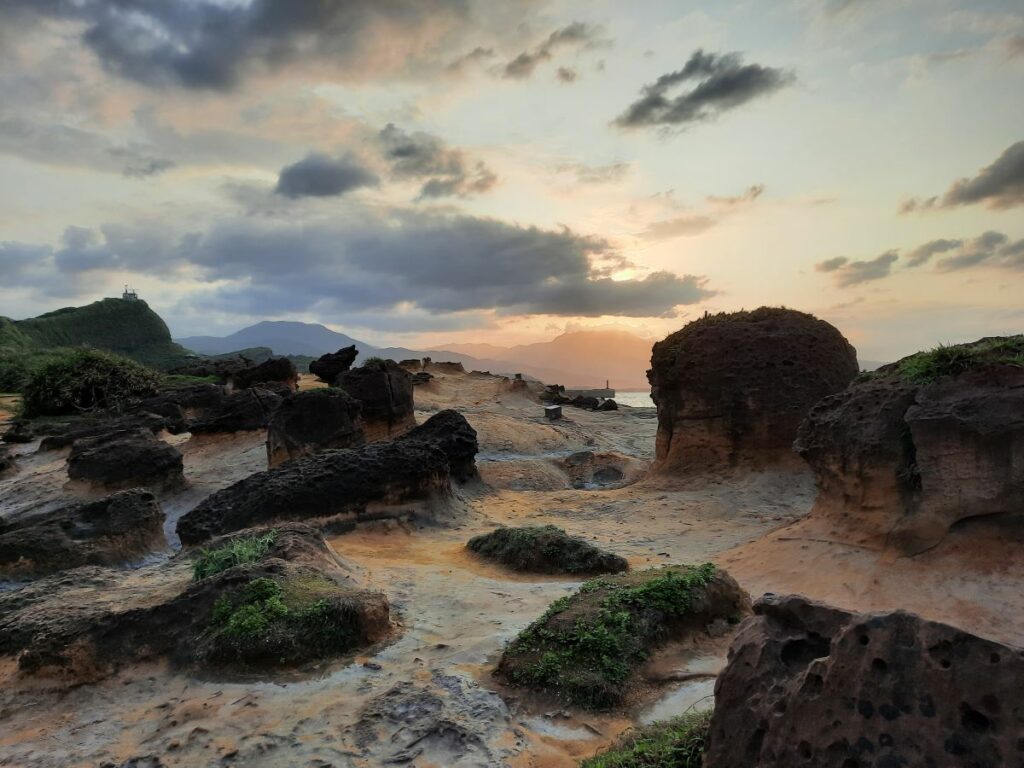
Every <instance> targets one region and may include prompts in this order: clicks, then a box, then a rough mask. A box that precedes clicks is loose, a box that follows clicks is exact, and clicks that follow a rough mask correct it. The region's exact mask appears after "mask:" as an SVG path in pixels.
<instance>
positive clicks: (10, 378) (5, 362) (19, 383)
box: [0, 352, 29, 392]
mask: <svg viewBox="0 0 1024 768" xmlns="http://www.w3.org/2000/svg"><path fill="white" fill-rule="evenodd" d="M28 376H29V367H28V362H27V361H26V359H25V357H24V356H23V355H18V354H14V353H7V352H0V392H21V390H22V388H23V387H24V386H25V383H26V382H27V381H28Z"/></svg>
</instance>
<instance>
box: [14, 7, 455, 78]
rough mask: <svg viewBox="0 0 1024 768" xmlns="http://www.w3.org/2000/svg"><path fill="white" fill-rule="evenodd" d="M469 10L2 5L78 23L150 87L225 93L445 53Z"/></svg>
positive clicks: (116, 65) (93, 45)
mask: <svg viewBox="0 0 1024 768" xmlns="http://www.w3.org/2000/svg"><path fill="white" fill-rule="evenodd" d="M472 6H473V3H472V0H319V1H318V2H306V1H304V0H303V1H301V2H299V1H297V0H251V2H244V3H241V2H232V3H224V2H217V1H215V0H192V1H190V2H167V0H133V2H127V1H126V0H6V2H5V5H4V12H5V14H6V15H7V21H8V22H9V23H13V22H17V21H28V22H29V23H31V22H32V21H33V20H34V19H38V18H55V19H61V20H69V21H74V22H78V23H79V24H80V25H81V30H82V31H81V40H82V42H83V43H84V44H85V45H86V46H88V47H89V48H90V49H91V50H92V51H93V52H94V53H95V54H96V56H97V57H98V58H99V59H100V61H101V62H102V63H103V65H104V66H105V67H106V68H107V69H109V70H111V71H113V72H116V73H118V74H120V75H122V76H124V77H126V78H128V79H131V80H135V81H137V82H140V83H144V84H147V85H168V84H173V85H180V86H183V87H186V88H196V89H213V90H228V89H231V88H234V87H235V86H237V85H238V84H239V83H240V81H241V80H242V79H243V78H244V76H245V75H246V74H248V73H249V72H250V71H253V70H265V71H275V70H279V69H282V68H284V67H286V66H289V65H292V64H298V63H305V62H309V61H311V60H322V61H328V62H330V63H332V64H333V65H335V66H336V67H337V68H338V69H339V71H342V72H347V73H349V74H353V73H357V72H362V71H363V70H364V68H370V69H372V66H373V65H372V64H370V62H369V61H368V60H369V59H371V58H372V54H373V52H374V51H375V49H377V48H379V46H380V45H382V44H386V45H387V46H389V48H390V49H391V50H392V51H393V52H396V53H398V54H400V55H402V54H404V55H405V57H406V58H410V59H412V58H417V57H422V56H425V55H429V54H434V53H441V52H442V51H443V49H444V48H445V46H444V43H445V41H446V36H447V35H448V34H449V33H451V32H452V31H453V30H457V29H460V28H462V27H465V26H468V25H469V24H470V20H471V19H470V17H471V15H472V14H471V10H472Z"/></svg>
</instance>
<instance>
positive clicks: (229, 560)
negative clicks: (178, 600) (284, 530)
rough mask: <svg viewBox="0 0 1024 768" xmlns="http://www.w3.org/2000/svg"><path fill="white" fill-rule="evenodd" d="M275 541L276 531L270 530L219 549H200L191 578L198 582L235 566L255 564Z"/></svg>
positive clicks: (232, 542)
mask: <svg viewBox="0 0 1024 768" xmlns="http://www.w3.org/2000/svg"><path fill="white" fill-rule="evenodd" d="M276 539H277V531H276V530H271V531H268V532H267V533H265V534H263V535H262V536H252V537H249V538H242V539H235V540H233V541H229V542H228V543H227V544H224V545H222V546H220V547H214V548H213V549H202V550H200V552H199V554H198V555H197V556H196V559H195V561H194V562H193V563H192V576H193V578H194V579H195V580H196V581H199V580H200V579H205V578H206V577H207V576H213V575H214V574H215V573H220V572H221V571H226V570H227V569H228V568H234V567H235V566H236V565H244V564H245V563H255V562H256V561H258V560H260V559H262V558H263V556H264V555H265V554H267V552H269V551H270V548H271V547H272V546H273V544H274V541H275V540H276Z"/></svg>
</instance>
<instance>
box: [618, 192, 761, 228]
mask: <svg viewBox="0 0 1024 768" xmlns="http://www.w3.org/2000/svg"><path fill="white" fill-rule="evenodd" d="M762 194H764V185H763V184H754V185H752V186H750V187H748V188H747V190H746V191H745V192H743V193H742V194H739V195H731V196H725V197H718V196H716V195H709V196H708V198H707V201H708V203H709V204H710V205H713V206H714V207H715V210H714V211H713V212H712V213H687V214H684V215H682V216H677V217H674V218H671V219H665V220H663V221H655V222H652V223H651V224H649V225H648V226H647V229H645V230H644V231H642V232H640V233H639V235H638V236H639V237H642V238H643V239H645V240H669V239H671V238H674V237H694V236H696V235H700V234H702V233H704V232H707V231H708V230H709V229H711V228H712V227H715V226H717V225H718V224H719V223H720V222H721V221H722V219H723V218H725V217H726V216H731V215H734V214H736V213H738V212H740V211H741V210H742V209H743V208H745V207H747V206H749V205H751V204H753V203H754V202H755V201H756V200H757V199H758V198H759V197H760V196H761V195H762Z"/></svg>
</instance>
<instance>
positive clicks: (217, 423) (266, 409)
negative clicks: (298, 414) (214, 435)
mask: <svg viewBox="0 0 1024 768" xmlns="http://www.w3.org/2000/svg"><path fill="white" fill-rule="evenodd" d="M282 400H283V398H282V397H281V395H280V394H278V393H276V392H273V391H271V390H270V389H267V388H265V387H252V388H250V389H243V390H240V391H238V392H232V393H231V394H225V395H223V396H222V397H221V398H220V399H219V400H218V401H217V402H216V403H215V404H212V405H210V406H208V407H206V408H203V409H202V410H200V411H199V413H198V414H197V415H196V417H195V418H194V419H191V420H189V421H188V422H187V429H188V431H189V432H192V433H195V434H204V433H210V432H241V431H245V430H253V429H263V428H264V427H266V426H267V425H268V424H269V423H270V419H271V417H272V416H273V415H274V412H275V411H276V410H277V409H278V407H279V406H280V405H281V402H282Z"/></svg>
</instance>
